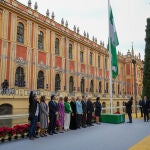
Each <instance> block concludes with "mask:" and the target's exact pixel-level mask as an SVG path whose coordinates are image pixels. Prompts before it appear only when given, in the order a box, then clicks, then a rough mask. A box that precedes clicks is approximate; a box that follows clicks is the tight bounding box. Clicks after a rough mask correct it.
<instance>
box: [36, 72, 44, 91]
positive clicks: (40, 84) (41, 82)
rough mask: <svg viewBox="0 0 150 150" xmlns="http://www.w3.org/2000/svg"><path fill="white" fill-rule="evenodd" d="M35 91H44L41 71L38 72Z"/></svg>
mask: <svg viewBox="0 0 150 150" xmlns="http://www.w3.org/2000/svg"><path fill="white" fill-rule="evenodd" d="M37 89H44V72H43V71H39V72H38V78H37Z"/></svg>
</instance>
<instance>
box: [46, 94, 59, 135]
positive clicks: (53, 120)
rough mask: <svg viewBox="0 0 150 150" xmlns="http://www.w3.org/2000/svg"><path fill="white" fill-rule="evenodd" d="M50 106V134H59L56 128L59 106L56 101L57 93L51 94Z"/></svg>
mask: <svg viewBox="0 0 150 150" xmlns="http://www.w3.org/2000/svg"><path fill="white" fill-rule="evenodd" d="M48 106H49V120H50V123H49V127H48V134H50V135H53V134H57V132H56V131H55V128H56V118H57V115H58V106H57V103H56V96H55V95H52V96H51V100H50V101H49V103H48Z"/></svg>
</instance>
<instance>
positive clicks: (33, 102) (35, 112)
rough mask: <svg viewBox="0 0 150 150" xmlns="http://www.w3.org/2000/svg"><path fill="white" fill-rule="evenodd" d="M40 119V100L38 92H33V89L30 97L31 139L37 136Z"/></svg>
mask: <svg viewBox="0 0 150 150" xmlns="http://www.w3.org/2000/svg"><path fill="white" fill-rule="evenodd" d="M38 119H39V102H38V100H37V96H36V94H33V92H32V91H31V93H30V97H29V121H30V128H29V139H30V140H33V139H34V138H37V136H36V125H37V122H38Z"/></svg>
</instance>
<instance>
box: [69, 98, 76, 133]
mask: <svg viewBox="0 0 150 150" xmlns="http://www.w3.org/2000/svg"><path fill="white" fill-rule="evenodd" d="M70 106H71V109H72V112H71V120H70V129H71V130H76V129H77V120H76V119H77V118H76V99H75V97H72V98H71V102H70Z"/></svg>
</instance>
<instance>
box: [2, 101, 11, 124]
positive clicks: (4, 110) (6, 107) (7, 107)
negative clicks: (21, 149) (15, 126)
mask: <svg viewBox="0 0 150 150" xmlns="http://www.w3.org/2000/svg"><path fill="white" fill-rule="evenodd" d="M12 112H13V106H12V105H10V104H7V103H4V104H1V105H0V116H2V115H11V114H12ZM3 126H8V127H12V118H10V119H3V120H1V121H0V127H3Z"/></svg>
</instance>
